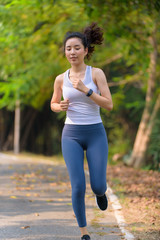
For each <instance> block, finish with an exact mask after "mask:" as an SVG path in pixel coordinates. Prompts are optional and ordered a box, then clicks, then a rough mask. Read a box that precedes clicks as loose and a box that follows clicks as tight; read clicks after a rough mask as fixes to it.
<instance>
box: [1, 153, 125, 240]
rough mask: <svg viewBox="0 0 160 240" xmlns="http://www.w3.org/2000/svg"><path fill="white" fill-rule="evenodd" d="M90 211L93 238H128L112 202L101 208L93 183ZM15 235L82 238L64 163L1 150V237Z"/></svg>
mask: <svg viewBox="0 0 160 240" xmlns="http://www.w3.org/2000/svg"><path fill="white" fill-rule="evenodd" d="M86 179H87V182H89V181H88V176H86ZM86 212H87V220H88V230H89V232H90V234H91V237H92V240H120V239H124V236H123V235H122V234H121V232H120V230H119V228H118V226H117V222H116V219H115V217H114V213H113V209H112V208H111V204H109V208H108V210H107V211H105V212H101V211H100V210H99V209H97V207H96V203H95V197H94V195H93V193H92V192H91V189H90V185H89V183H87V191H86ZM11 239H14V240H24V239H25V240H53V239H54V240H60V239H61V240H76V239H80V232H79V229H78V227H77V223H76V219H75V216H74V214H73V211H72V206H71V188H70V182H69V177H68V174H67V171H66V168H65V166H64V165H63V164H59V163H57V162H52V161H46V160H45V161H44V160H41V159H39V161H37V160H33V159H31V158H30V159H29V158H22V157H21V158H19V157H18V158H16V157H13V156H9V155H4V154H0V240H11Z"/></svg>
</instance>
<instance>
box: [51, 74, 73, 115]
mask: <svg viewBox="0 0 160 240" xmlns="http://www.w3.org/2000/svg"><path fill="white" fill-rule="evenodd" d="M62 85H63V74H61V75H59V76H57V77H56V79H55V82H54V90H53V96H52V99H51V103H50V106H51V110H52V111H53V112H60V111H67V109H68V105H69V101H68V100H67V99H66V100H63V101H61V98H62Z"/></svg>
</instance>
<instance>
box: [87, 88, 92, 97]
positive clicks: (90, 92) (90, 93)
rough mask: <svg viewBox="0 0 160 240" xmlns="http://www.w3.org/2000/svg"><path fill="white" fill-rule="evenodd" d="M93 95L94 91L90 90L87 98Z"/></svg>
mask: <svg viewBox="0 0 160 240" xmlns="http://www.w3.org/2000/svg"><path fill="white" fill-rule="evenodd" d="M92 93H93V90H92V89H90V90H89V92H88V93H87V95H86V96H87V97H89V96H91V95H92Z"/></svg>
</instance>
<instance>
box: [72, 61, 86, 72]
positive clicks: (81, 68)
mask: <svg viewBox="0 0 160 240" xmlns="http://www.w3.org/2000/svg"><path fill="white" fill-rule="evenodd" d="M85 70H86V64H85V63H82V64H80V65H71V71H72V73H79V72H83V71H85Z"/></svg>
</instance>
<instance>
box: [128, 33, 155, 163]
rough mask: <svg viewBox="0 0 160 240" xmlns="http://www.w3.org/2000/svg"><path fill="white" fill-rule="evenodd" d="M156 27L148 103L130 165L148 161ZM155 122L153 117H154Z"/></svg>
mask: <svg viewBox="0 0 160 240" xmlns="http://www.w3.org/2000/svg"><path fill="white" fill-rule="evenodd" d="M155 35H156V29H155V31H154V32H153V34H152V36H151V37H150V38H149V40H150V44H151V45H152V48H153V51H152V52H151V54H150V66H149V77H148V87H147V93H146V104H145V108H144V111H143V114H142V118H141V122H140V124H139V128H138V131H137V135H136V139H135V143H134V146H133V151H132V155H131V158H130V159H129V165H131V166H134V167H141V166H143V165H144V163H145V161H146V151H147V148H148V144H149V139H150V134H151V131H152V129H151V127H149V126H152V127H153V124H151V125H150V121H151V103H152V99H153V96H154V91H155V81H156V63H157V43H156V36H155ZM152 122H153V119H152Z"/></svg>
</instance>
